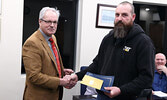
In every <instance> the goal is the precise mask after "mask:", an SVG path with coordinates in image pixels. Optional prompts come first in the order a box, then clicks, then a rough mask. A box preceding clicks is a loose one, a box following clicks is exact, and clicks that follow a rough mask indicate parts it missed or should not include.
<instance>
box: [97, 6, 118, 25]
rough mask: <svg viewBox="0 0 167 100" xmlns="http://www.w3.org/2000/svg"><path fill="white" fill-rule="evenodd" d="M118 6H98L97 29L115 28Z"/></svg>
mask: <svg viewBox="0 0 167 100" xmlns="http://www.w3.org/2000/svg"><path fill="white" fill-rule="evenodd" d="M115 9H116V6H112V5H106V4H97V15H96V28H113V27H114V19H115Z"/></svg>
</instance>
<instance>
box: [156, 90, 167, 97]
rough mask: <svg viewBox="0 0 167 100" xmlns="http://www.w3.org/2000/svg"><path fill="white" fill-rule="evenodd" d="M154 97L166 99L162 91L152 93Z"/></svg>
mask: <svg viewBox="0 0 167 100" xmlns="http://www.w3.org/2000/svg"><path fill="white" fill-rule="evenodd" d="M154 95H156V96H158V97H167V94H166V93H164V92H162V91H154Z"/></svg>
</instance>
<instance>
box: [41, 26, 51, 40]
mask: <svg viewBox="0 0 167 100" xmlns="http://www.w3.org/2000/svg"><path fill="white" fill-rule="evenodd" d="M39 31H40V32H41V33H42V35H43V36H44V38H45V39H46V40H47V41H48V40H49V38H50V37H49V36H47V35H46V34H45V33H44V32H43V31H42V30H41V29H40V28H39Z"/></svg>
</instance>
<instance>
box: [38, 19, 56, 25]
mask: <svg viewBox="0 0 167 100" xmlns="http://www.w3.org/2000/svg"><path fill="white" fill-rule="evenodd" d="M41 20H42V21H44V22H45V23H46V24H47V25H51V24H52V23H53V25H56V24H58V21H47V20H44V19H41Z"/></svg>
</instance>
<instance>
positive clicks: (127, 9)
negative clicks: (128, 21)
mask: <svg viewBox="0 0 167 100" xmlns="http://www.w3.org/2000/svg"><path fill="white" fill-rule="evenodd" d="M131 10H132V8H131V6H130V5H129V4H120V5H118V6H117V8H116V13H131Z"/></svg>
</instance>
